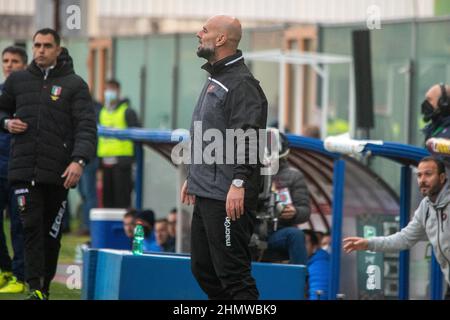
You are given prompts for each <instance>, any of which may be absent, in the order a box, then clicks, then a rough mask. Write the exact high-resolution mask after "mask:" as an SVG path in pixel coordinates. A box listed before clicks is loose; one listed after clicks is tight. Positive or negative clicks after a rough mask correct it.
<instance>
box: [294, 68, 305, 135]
mask: <svg viewBox="0 0 450 320" xmlns="http://www.w3.org/2000/svg"><path fill="white" fill-rule="evenodd" d="M304 68H305V67H304V66H303V65H298V64H296V65H295V89H294V94H295V104H294V110H295V111H294V114H295V122H294V123H295V124H294V125H295V130H294V132H295V133H296V134H300V135H301V134H302V129H303V122H304V119H303V114H304V112H305V108H306V106H305V105H304V103H303V101H304V100H303V85H304V83H303V79H304Z"/></svg>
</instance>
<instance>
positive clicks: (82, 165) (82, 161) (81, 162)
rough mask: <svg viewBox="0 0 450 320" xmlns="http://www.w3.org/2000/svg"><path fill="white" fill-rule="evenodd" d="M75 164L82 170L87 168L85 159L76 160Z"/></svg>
mask: <svg viewBox="0 0 450 320" xmlns="http://www.w3.org/2000/svg"><path fill="white" fill-rule="evenodd" d="M73 162H76V163H78V164H79V165H80V166H81V167H82V168H84V167H85V166H86V162H85V161H84V160H83V159H77V160H74V161H73Z"/></svg>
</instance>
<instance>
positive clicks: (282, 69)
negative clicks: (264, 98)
mask: <svg viewBox="0 0 450 320" xmlns="http://www.w3.org/2000/svg"><path fill="white" fill-rule="evenodd" d="M279 68H280V70H279V77H280V81H279V84H280V85H279V88H278V91H279V92H278V95H279V96H278V130H280V132H284V127H285V125H284V111H285V110H284V108H285V103H286V97H285V92H286V91H285V89H286V85H285V81H286V62H285V61H284V58H282V59H281V60H280V65H279Z"/></svg>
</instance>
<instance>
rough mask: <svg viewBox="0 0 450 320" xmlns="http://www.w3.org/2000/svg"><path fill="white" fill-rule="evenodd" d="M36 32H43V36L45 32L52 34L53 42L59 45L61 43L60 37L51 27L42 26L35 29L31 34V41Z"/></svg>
mask: <svg viewBox="0 0 450 320" xmlns="http://www.w3.org/2000/svg"><path fill="white" fill-rule="evenodd" d="M38 34H43V35H44V36H45V35H47V34H51V35H52V36H53V39H55V43H56V44H57V45H58V46H59V45H60V44H61V37H60V36H59V34H58V32H56V31H55V30H53V29H50V28H44V29H40V30H38V31H36V33H35V34H34V36H33V41H34V39H35V38H36V36H37V35H38Z"/></svg>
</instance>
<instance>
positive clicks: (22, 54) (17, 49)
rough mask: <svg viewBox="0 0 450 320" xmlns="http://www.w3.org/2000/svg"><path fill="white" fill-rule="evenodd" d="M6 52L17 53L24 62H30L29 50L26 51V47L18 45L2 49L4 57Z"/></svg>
mask: <svg viewBox="0 0 450 320" xmlns="http://www.w3.org/2000/svg"><path fill="white" fill-rule="evenodd" d="M5 53H11V54H17V55H18V56H20V59H21V60H22V62H23V64H27V63H28V55H27V52H26V51H25V49H23V48H21V47H16V46H9V47H6V48H5V49H3V51H2V57H3V56H4V55H5Z"/></svg>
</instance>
